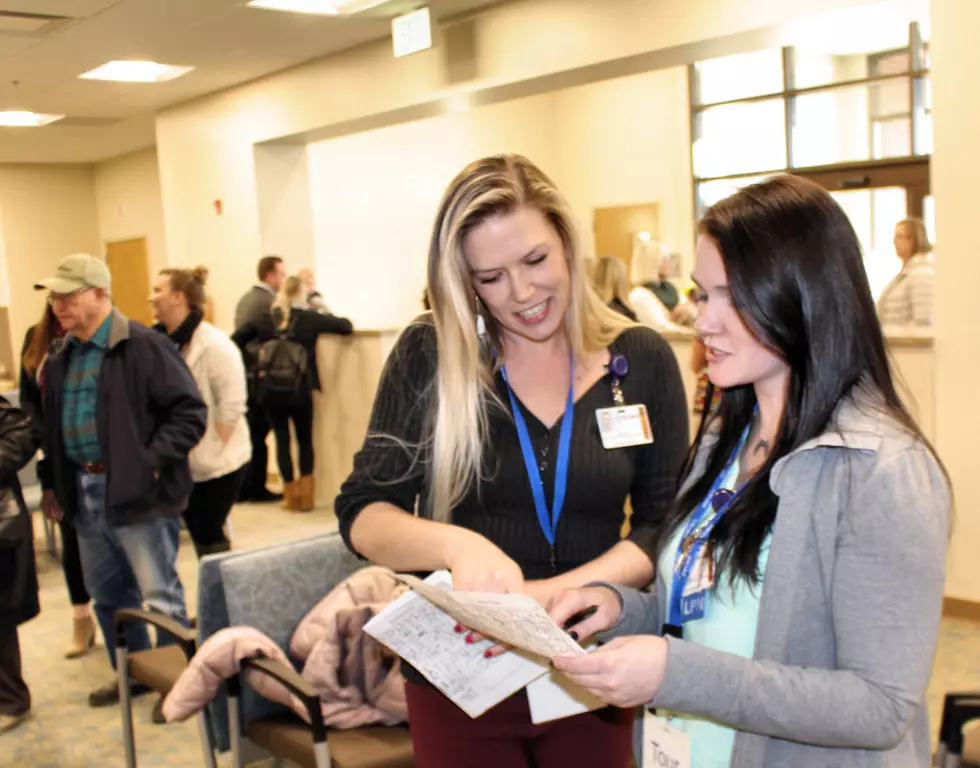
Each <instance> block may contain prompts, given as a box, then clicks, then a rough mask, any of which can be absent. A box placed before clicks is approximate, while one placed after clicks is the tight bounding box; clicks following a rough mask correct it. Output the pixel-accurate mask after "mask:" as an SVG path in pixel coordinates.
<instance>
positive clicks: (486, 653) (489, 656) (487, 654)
mask: <svg viewBox="0 0 980 768" xmlns="http://www.w3.org/2000/svg"><path fill="white" fill-rule="evenodd" d="M483 658H485V659H492V658H493V651H491V650H490V649H489V648H487V649H486V650H485V651H484V652H483Z"/></svg>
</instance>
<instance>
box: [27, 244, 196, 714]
mask: <svg viewBox="0 0 980 768" xmlns="http://www.w3.org/2000/svg"><path fill="white" fill-rule="evenodd" d="M34 287H35V288H36V289H38V290H47V291H48V303H49V304H50V305H51V308H52V309H53V310H54V313H55V315H56V316H57V318H58V322H60V323H61V326H62V328H64V329H65V331H66V339H65V343H64V345H63V346H62V348H61V349H60V351H59V352H57V353H56V354H54V355H53V356H52V357H51V358H50V359H49V360H48V362H47V364H46V367H45V371H44V412H45V413H46V414H49V417H48V418H46V419H45V420H44V422H45V423H44V449H45V460H44V462H43V464H42V466H41V468H40V474H41V482H42V485H43V487H44V488H45V491H44V500H43V505H44V509H45V513H46V514H47V515H48V516H49V517H52V518H54V519H58V518H59V517H61V516H62V515H63V514H64V515H67V516H69V517H70V518H71V519H72V520H73V521H74V524H75V527H76V530H77V531H78V544H79V551H80V553H81V560H82V573H83V575H84V578H85V585H86V586H87V587H88V589H89V591H90V592H91V594H92V597H93V599H94V600H95V614H96V618H97V619H98V621H99V625H100V627H101V629H102V634H103V636H104V638H105V641H106V642H105V645H106V650H107V651H108V653H109V660H110V662H111V663H112V664H113V666H115V642H114V634H113V615H114V614H115V612H116V611H117V610H118V609H120V608H139V607H141V605H143V604H145V605H147V606H148V607H149V608H151V609H153V610H156V611H159V612H160V613H163V614H165V615H167V616H169V617H170V618H172V619H174V620H176V621H178V622H179V623H181V624H183V625H185V626H186V625H187V609H186V607H185V603H184V590H183V586H182V585H181V583H180V578H179V577H178V575H177V569H176V561H177V548H178V544H179V536H180V513H181V512H182V511H183V509H184V507H185V506H186V504H187V500H188V497H189V496H190V492H191V486H192V482H191V475H190V469H189V467H188V462H187V454H188V453H189V452H190V450H191V449H192V448H193V447H194V446H195V445H196V444H197V443H198V442H199V441H200V439H201V437H202V436H203V435H204V431H205V427H206V416H207V411H206V407H205V405H204V403H203V401H202V400H201V396H200V393H199V392H198V389H197V385H196V384H195V383H194V379H193V378H192V377H191V374H190V371H188V369H187V366H186V365H185V364H184V361H183V360H182V359H181V357H180V355H179V354H178V352H177V350H176V348H175V347H174V345H173V344H171V343H170V342H169V341H168V340H167V338H166V337H165V336H163V335H162V334H159V333H156V332H155V331H153V330H150V329H149V328H147V327H146V326H144V325H141V324H140V323H137V322H135V321H133V320H129V319H127V318H126V317H124V316H123V315H122V314H121V313H120V312H119V311H118V310H116V309H114V308H113V305H112V299H111V298H110V289H111V276H110V274H109V269H108V267H107V266H106V264H105V262H104V261H102V260H101V259H97V258H95V257H94V256H89V255H87V254H76V255H74V256H68V257H67V258H65V259H63V260H62V262H61V263H60V264H59V265H58V269H57V272H56V274H55V275H54V276H53V277H50V278H48V279H47V280H43V281H41V282H40V283H38V284H37V285H36V286H34ZM127 633H128V643H129V648H130V649H133V650H145V649H147V648H149V647H150V638H149V634H148V632H147V630H146V628H145V627H143V626H141V625H130V627H129V628H128V632H127ZM168 642H173V638H172V637H169V636H159V637H158V644H165V643H168ZM133 688H134V690H133V692H134V693H136V694H138V693H145V692H146V689H144V688H141V687H139V686H134V687H133ZM118 700H119V691H118V687H117V685H116V683H112V684H110V685H107V686H106V687H104V688H100V689H98V690H96V691H95V692H93V693H92V694H91V695H90V696H89V704H90V705H91V706H94V707H98V706H107V705H110V704H114V703H116V702H117V701H118Z"/></svg>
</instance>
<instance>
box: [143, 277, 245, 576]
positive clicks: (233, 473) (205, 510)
mask: <svg viewBox="0 0 980 768" xmlns="http://www.w3.org/2000/svg"><path fill="white" fill-rule="evenodd" d="M207 278H208V271H207V269H205V268H204V267H197V268H196V269H164V270H161V272H160V274H159V275H158V276H157V279H156V281H155V282H154V284H153V296H152V302H153V308H154V310H155V312H156V316H157V321H158V323H159V324H158V325H157V326H156V328H157V330H159V331H160V332H162V333H166V334H167V335H168V336H169V337H170V339H171V340H172V341H173V342H174V344H176V345H177V347H178V349H179V350H180V353H181V355H182V356H183V358H184V361H185V362H186V363H187V367H188V368H190V371H191V374H192V375H193V376H194V380H195V381H196V382H197V386H198V389H200V390H201V397H202V399H203V400H204V402H205V404H206V405H207V406H208V429H207V432H205V434H204V437H203V438H202V439H201V442H200V443H198V444H197V446H195V448H194V450H192V451H191V453H190V465H191V475H192V476H193V478H194V490H193V492H192V493H191V498H190V501H189V502H188V504H187V509H186V510H185V511H184V522H185V523H186V524H187V530H188V531H189V532H190V535H191V539H192V540H193V542H194V549H195V550H196V552H197V555H198V557H203V556H204V555H210V554H213V553H215V552H225V551H227V550H229V549H230V548H231V544H230V543H229V541H228V538H227V536H226V535H225V532H224V524H225V520H226V519H227V518H228V513H229V512H230V511H231V507H232V505H233V504H234V503H235V500H236V499H237V498H238V491H239V489H240V488H241V485H242V480H243V479H244V473H245V467H246V466H247V465H248V463H249V461H250V460H251V458H252V443H251V441H250V439H249V432H248V424H247V423H246V420H245V410H246V400H247V391H246V381H245V366H244V364H243V362H242V356H241V352H240V351H239V349H238V347H236V346H235V344H234V342H232V340H231V339H230V338H229V337H228V335H227V334H225V333H224V332H223V331H220V330H218V329H217V328H215V327H214V326H213V325H211V323H208V322H205V320H204V302H205V295H204V285H205V283H206V282H207Z"/></svg>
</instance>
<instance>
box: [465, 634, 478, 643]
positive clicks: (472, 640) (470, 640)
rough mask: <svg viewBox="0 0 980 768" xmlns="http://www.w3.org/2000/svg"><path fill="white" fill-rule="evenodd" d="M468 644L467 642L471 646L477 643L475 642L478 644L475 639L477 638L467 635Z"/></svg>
mask: <svg viewBox="0 0 980 768" xmlns="http://www.w3.org/2000/svg"><path fill="white" fill-rule="evenodd" d="M466 642H467V643H468V644H469V645H472V644H473V643H475V642H476V638H475V637H473V635H467V636H466Z"/></svg>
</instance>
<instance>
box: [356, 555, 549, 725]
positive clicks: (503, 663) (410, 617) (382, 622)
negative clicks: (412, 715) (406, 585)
mask: <svg viewBox="0 0 980 768" xmlns="http://www.w3.org/2000/svg"><path fill="white" fill-rule="evenodd" d="M415 581H418V580H417V579H416V580H415ZM420 583H421V582H420ZM426 584H427V585H430V586H431V585H442V586H445V587H451V585H452V577H451V576H450V575H449V573H448V572H446V571H440V572H437V573H434V574H432V575H431V576H430V577H429V578H428V579H426ZM439 591H440V592H442V591H443V590H442V589H439ZM456 622H457V619H455V618H453V617H452V616H449V615H448V614H447V613H445V612H444V611H443V610H441V609H440V608H438V607H437V606H436V605H434V604H433V603H431V602H429V601H428V600H426V599H425V598H423V597H421V596H419V595H418V594H416V593H415V592H406V593H405V594H404V595H402V596H401V597H400V598H398V600H396V601H395V602H393V603H392V604H391V605H389V606H388V607H387V608H385V609H384V610H383V611H381V612H380V613H379V614H378V615H377V616H375V617H374V618H373V619H371V621H369V622H368V623H367V624H366V625H365V626H364V631H365V632H367V633H368V634H369V635H371V636H372V637H374V638H375V639H377V640H378V641H379V642H380V643H383V644H384V645H386V646H388V647H389V648H391V650H393V651H394V652H395V653H397V654H398V655H399V656H401V657H402V658H403V659H405V661H407V662H408V663H409V664H411V665H412V666H413V667H415V669H417V670H418V671H419V672H420V673H421V674H422V675H423V676H424V677H425V678H426V679H427V680H428V681H429V682H430V683H432V684H433V685H434V686H435V687H436V688H437V689H438V690H440V691H442V693H443V694H445V695H446V696H447V697H448V698H449V699H450V700H451V701H453V702H454V703H455V704H456V705H457V706H458V707H459V708H460V709H462V710H463V711H464V712H466V714H468V715H469V716H470V717H479V716H480V715H482V714H483V713H484V712H486V711H487V710H488V709H490V708H491V707H493V706H495V705H496V704H499V703H500V702H501V701H503V700H504V699H506V698H507V697H509V696H511V695H513V694H515V693H517V691H519V690H521V689H522V688H524V687H526V686H527V685H528V683H531V682H532V681H534V680H536V679H538V678H539V677H541V676H542V675H545V674H547V673H548V671H549V670H548V667H546V666H545V665H544V664H541V663H539V662H536V661H534V660H532V659H531V658H528V657H526V656H524V655H522V654H520V653H515V652H511V653H506V654H504V655H503V656H500V657H498V658H495V659H487V658H484V656H483V654H484V652H485V651H486V650H487V649H488V648H491V647H493V643H492V642H490V641H488V640H487V641H483V642H480V643H474V644H467V643H466V642H465V641H464V636H463V635H461V634H459V633H457V632H456V630H455V627H456Z"/></svg>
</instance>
